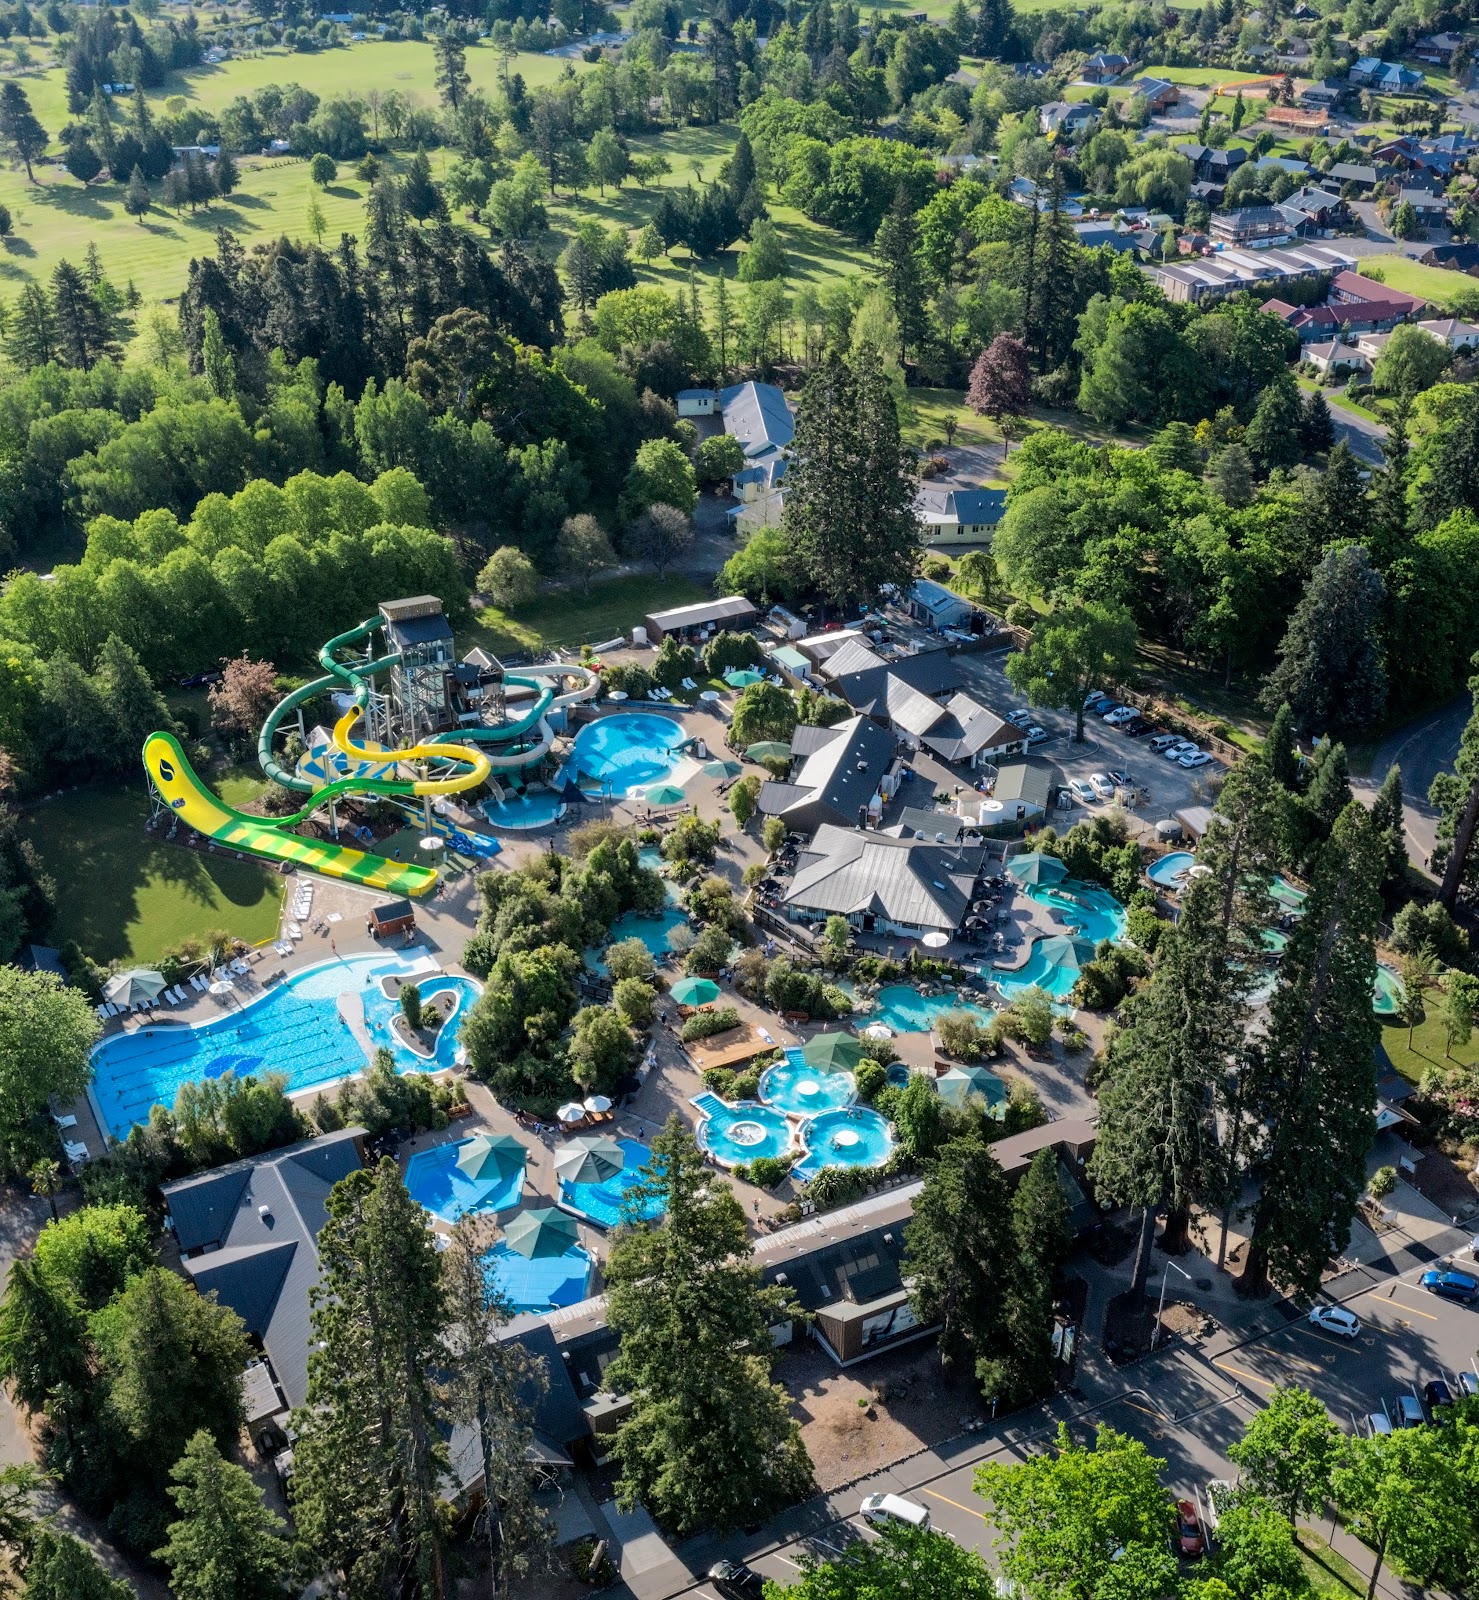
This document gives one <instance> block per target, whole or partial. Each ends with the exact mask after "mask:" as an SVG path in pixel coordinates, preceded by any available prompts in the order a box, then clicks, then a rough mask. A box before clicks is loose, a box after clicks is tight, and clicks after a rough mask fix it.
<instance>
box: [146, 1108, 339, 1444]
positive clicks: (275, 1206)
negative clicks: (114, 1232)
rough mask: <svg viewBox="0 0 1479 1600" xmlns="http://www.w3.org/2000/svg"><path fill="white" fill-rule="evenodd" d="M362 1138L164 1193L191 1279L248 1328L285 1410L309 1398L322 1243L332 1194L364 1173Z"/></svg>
mask: <svg viewBox="0 0 1479 1600" xmlns="http://www.w3.org/2000/svg"><path fill="white" fill-rule="evenodd" d="M364 1132H365V1130H364V1129H363V1128H345V1129H343V1130H341V1131H340V1132H338V1133H326V1134H323V1135H322V1136H321V1137H319V1138H317V1139H305V1140H304V1141H303V1142H302V1143H300V1144H295V1145H289V1146H288V1147H287V1148H286V1149H282V1150H272V1151H269V1152H268V1153H267V1154H265V1155H260V1156H253V1157H251V1158H250V1159H249V1160H246V1161H234V1162H231V1163H230V1164H229V1165H227V1166H224V1167H213V1168H212V1169H211V1170H210V1171H209V1172H202V1173H198V1174H196V1176H194V1177H192V1178H181V1179H180V1180H179V1181H178V1182H176V1183H167V1184H164V1185H163V1186H162V1187H161V1190H160V1192H161V1194H162V1195H163V1196H164V1204H165V1208H166V1210H167V1211H168V1213H169V1221H170V1228H171V1231H172V1232H173V1233H174V1236H175V1240H176V1243H177V1244H178V1245H179V1249H180V1256H181V1262H180V1265H181V1267H182V1268H183V1270H184V1272H185V1274H186V1276H187V1277H188V1278H189V1279H190V1280H191V1282H192V1283H194V1285H195V1287H196V1288H197V1289H198V1290H199V1291H200V1292H201V1294H203V1295H211V1294H214V1295H215V1296H216V1298H217V1299H218V1300H219V1301H220V1303H221V1304H222V1305H224V1306H230V1307H231V1309H232V1310H233V1311H234V1312H236V1314H237V1315H238V1316H239V1317H240V1318H241V1319H242V1321H243V1322H244V1323H245V1324H246V1332H247V1336H248V1337H249V1338H250V1339H252V1340H253V1341H254V1342H255V1343H256V1344H257V1345H258V1346H259V1347H260V1348H261V1350H262V1351H263V1353H264V1354H265V1356H266V1358H267V1361H268V1362H269V1363H270V1364H271V1372H272V1375H273V1377H274V1379H275V1380H276V1384H277V1387H278V1389H279V1390H280V1392H281V1394H282V1397H283V1399H284V1401H285V1407H295V1406H301V1405H304V1404H305V1403H306V1402H307V1399H308V1354H309V1351H310V1349H311V1348H312V1342H313V1341H312V1333H311V1329H310V1326H309V1317H308V1312H309V1295H310V1292H311V1291H312V1289H313V1288H314V1286H315V1285H316V1284H317V1283H318V1278H319V1262H318V1235H319V1232H320V1230H321V1229H322V1228H323V1225H324V1223H325V1222H326V1221H327V1220H328V1210H327V1202H328V1197H329V1191H330V1190H331V1189H332V1188H333V1187H334V1185H335V1184H336V1183H338V1182H339V1180H340V1179H341V1178H346V1177H348V1176H349V1174H350V1173H351V1172H356V1171H358V1170H359V1168H360V1167H362V1166H363V1165H364V1145H363V1140H364ZM263 1420H266V1419H265V1418H264V1419H263Z"/></svg>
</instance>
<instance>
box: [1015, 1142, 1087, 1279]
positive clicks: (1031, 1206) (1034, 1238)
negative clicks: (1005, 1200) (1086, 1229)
mask: <svg viewBox="0 0 1479 1600" xmlns="http://www.w3.org/2000/svg"><path fill="white" fill-rule="evenodd" d="M1012 1231H1013V1232H1014V1233H1015V1234H1016V1236H1017V1246H1018V1248H1019V1249H1020V1250H1021V1251H1022V1253H1023V1255H1024V1256H1025V1257H1026V1258H1027V1259H1028V1260H1029V1261H1032V1262H1035V1263H1036V1264H1037V1267H1038V1269H1039V1270H1040V1271H1041V1272H1042V1274H1043V1275H1044V1276H1045V1277H1046V1278H1047V1279H1048V1280H1049V1281H1051V1279H1052V1276H1053V1274H1054V1273H1055V1272H1057V1270H1058V1268H1059V1267H1061V1266H1062V1265H1063V1263H1064V1261H1066V1260H1067V1258H1068V1251H1069V1248H1070V1247H1071V1246H1072V1244H1073V1228H1072V1225H1071V1223H1070V1221H1069V1215H1068V1196H1067V1195H1065V1194H1064V1193H1063V1185H1062V1184H1061V1183H1059V1181H1058V1157H1057V1155H1056V1154H1055V1153H1054V1152H1053V1151H1052V1150H1039V1151H1038V1153H1037V1154H1036V1155H1035V1156H1034V1157H1033V1158H1032V1165H1031V1166H1029V1167H1028V1169H1027V1171H1026V1172H1025V1173H1024V1174H1023V1176H1022V1181H1021V1182H1020V1183H1019V1184H1018V1185H1017V1192H1016V1193H1015V1194H1014V1195H1013V1196H1012Z"/></svg>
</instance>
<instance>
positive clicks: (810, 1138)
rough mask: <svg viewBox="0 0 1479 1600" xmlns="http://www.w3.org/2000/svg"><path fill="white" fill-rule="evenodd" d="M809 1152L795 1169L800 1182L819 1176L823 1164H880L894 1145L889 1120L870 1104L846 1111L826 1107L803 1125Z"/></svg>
mask: <svg viewBox="0 0 1479 1600" xmlns="http://www.w3.org/2000/svg"><path fill="white" fill-rule="evenodd" d="M801 1143H802V1147H803V1148H804V1150H805V1151H806V1154H805V1155H804V1156H803V1157H802V1159H801V1160H800V1161H798V1162H797V1163H796V1165H795V1166H794V1167H793V1168H792V1169H791V1175H792V1176H793V1177H794V1178H795V1179H796V1180H797V1181H798V1182H800V1183H806V1182H808V1181H809V1180H810V1179H812V1178H814V1177H816V1175H817V1173H819V1172H820V1171H821V1170H822V1168H823V1167H880V1166H882V1165H883V1163H884V1162H885V1161H887V1160H888V1158H889V1155H890V1153H891V1152H892V1150H893V1147H894V1139H893V1134H892V1133H891V1132H890V1130H889V1125H888V1122H887V1121H886V1120H885V1119H884V1118H883V1117H881V1116H880V1115H879V1114H878V1112H876V1111H870V1110H869V1109H868V1107H866V1106H850V1107H848V1108H847V1109H846V1110H843V1111H823V1112H822V1113H821V1114H820V1115H819V1116H815V1117H812V1118H810V1119H809V1120H808V1121H806V1122H803V1123H802V1125H801Z"/></svg>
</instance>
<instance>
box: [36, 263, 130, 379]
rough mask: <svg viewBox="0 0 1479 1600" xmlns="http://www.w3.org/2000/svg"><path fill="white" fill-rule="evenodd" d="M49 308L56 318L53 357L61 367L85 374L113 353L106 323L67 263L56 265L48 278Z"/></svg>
mask: <svg viewBox="0 0 1479 1600" xmlns="http://www.w3.org/2000/svg"><path fill="white" fill-rule="evenodd" d="M51 306H52V314H53V315H54V317H55V318H56V354H57V359H58V360H59V361H61V362H62V363H63V365H64V366H69V367H80V368H81V369H82V370H83V371H84V372H89V371H91V370H92V368H93V367H95V366H96V365H97V364H98V362H99V361H101V360H102V359H103V358H104V357H105V356H109V355H112V354H114V353H115V352H116V348H117V347H116V345H115V343H114V341H113V338H112V335H111V332H110V330H109V328H108V319H107V317H106V316H105V315H104V312H103V308H102V307H101V306H100V305H99V304H98V301H97V296H96V295H95V294H94V293H93V292H92V290H91V289H90V288H89V287H88V284H87V279H86V278H84V277H83V275H82V274H81V273H80V272H79V271H78V270H77V268H76V267H74V266H73V265H72V263H71V262H70V261H59V262H57V265H56V270H55V271H54V272H53V273H52V275H51Z"/></svg>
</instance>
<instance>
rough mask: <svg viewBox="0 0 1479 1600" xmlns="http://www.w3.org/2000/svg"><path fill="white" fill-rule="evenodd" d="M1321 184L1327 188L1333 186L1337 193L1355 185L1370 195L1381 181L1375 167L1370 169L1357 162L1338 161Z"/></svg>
mask: <svg viewBox="0 0 1479 1600" xmlns="http://www.w3.org/2000/svg"><path fill="white" fill-rule="evenodd" d="M1320 182H1321V183H1322V184H1323V185H1325V186H1327V187H1329V186H1333V187H1334V188H1335V189H1336V190H1337V191H1340V190H1343V189H1344V188H1345V186H1346V185H1347V184H1348V183H1349V184H1353V185H1354V186H1355V187H1356V188H1357V189H1358V190H1360V191H1361V192H1362V193H1363V194H1366V193H1370V191H1371V190H1372V189H1374V188H1375V187H1376V186H1377V184H1378V183H1380V182H1381V179H1380V178H1379V177H1378V176H1377V171H1376V168H1375V167H1368V166H1365V165H1363V164H1362V163H1360V162H1357V161H1337V162H1336V163H1335V165H1334V166H1333V167H1331V169H1330V170H1329V172H1327V173H1326V174H1325V176H1324V177H1323V178H1322V179H1321V180H1320Z"/></svg>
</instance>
